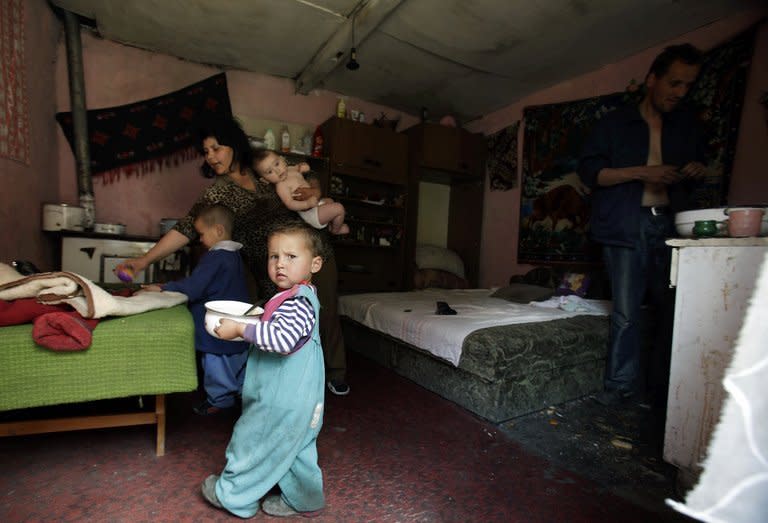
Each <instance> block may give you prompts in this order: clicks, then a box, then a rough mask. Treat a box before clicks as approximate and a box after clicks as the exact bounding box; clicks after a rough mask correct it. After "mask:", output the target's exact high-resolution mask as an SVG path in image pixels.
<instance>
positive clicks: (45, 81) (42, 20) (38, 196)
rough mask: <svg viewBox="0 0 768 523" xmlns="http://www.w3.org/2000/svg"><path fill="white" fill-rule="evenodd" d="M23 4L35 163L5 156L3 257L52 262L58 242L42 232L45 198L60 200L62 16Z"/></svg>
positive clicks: (0, 195)
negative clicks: (57, 118)
mask: <svg viewBox="0 0 768 523" xmlns="http://www.w3.org/2000/svg"><path fill="white" fill-rule="evenodd" d="M23 4H24V57H25V62H26V67H25V77H26V84H27V88H26V92H27V112H28V121H29V145H30V164H29V165H25V164H23V163H20V162H17V161H12V160H8V159H5V158H0V184H2V190H1V191H0V238H1V239H2V241H0V262H3V263H10V262H11V261H13V260H16V259H23V260H30V261H32V262H33V263H34V264H35V265H37V266H38V267H40V269H43V270H51V269H52V268H53V263H54V259H53V256H54V255H53V243H52V240H51V239H50V238H47V237H44V236H43V235H42V234H41V233H40V216H41V202H48V201H57V200H58V183H57V156H56V129H55V128H54V126H53V113H54V112H55V109H56V107H55V93H56V89H55V84H54V83H53V82H52V72H53V69H52V68H53V66H52V63H53V61H54V60H55V58H56V46H57V40H58V37H59V33H60V25H59V22H58V21H57V20H56V18H55V17H54V15H53V13H52V12H51V9H50V7H48V4H47V2H46V1H45V0H29V1H25V2H23Z"/></svg>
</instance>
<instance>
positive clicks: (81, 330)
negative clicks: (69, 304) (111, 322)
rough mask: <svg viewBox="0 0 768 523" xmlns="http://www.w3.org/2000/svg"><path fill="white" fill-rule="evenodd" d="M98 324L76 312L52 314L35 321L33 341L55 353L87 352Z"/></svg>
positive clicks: (94, 320) (44, 315)
mask: <svg viewBox="0 0 768 523" xmlns="http://www.w3.org/2000/svg"><path fill="white" fill-rule="evenodd" d="M98 323H99V320H96V319H85V318H83V317H82V316H81V315H80V313H78V312H75V311H71V312H50V313H48V314H43V315H41V316H38V317H37V318H36V319H35V323H34V326H33V327H32V339H33V340H35V343H37V344H38V345H41V346H43V347H45V348H46V349H51V350H54V351H75V350H85V349H87V348H88V347H90V346H91V339H92V336H91V333H92V331H93V329H94V328H96V325H98Z"/></svg>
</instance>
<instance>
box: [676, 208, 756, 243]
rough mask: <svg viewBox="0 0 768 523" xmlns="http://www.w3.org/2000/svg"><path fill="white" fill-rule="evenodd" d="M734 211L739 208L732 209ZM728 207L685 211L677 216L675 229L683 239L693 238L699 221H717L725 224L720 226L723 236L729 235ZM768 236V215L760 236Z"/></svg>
mask: <svg viewBox="0 0 768 523" xmlns="http://www.w3.org/2000/svg"><path fill="white" fill-rule="evenodd" d="M731 208H732V209H735V208H737V206H733V207H731ZM726 209H728V207H713V208H711V209H695V210H692V211H683V212H679V213H677V214H675V229H676V230H677V234H679V235H680V236H681V237H683V238H692V237H693V225H694V223H695V222H697V221H701V220H715V221H717V222H723V223H722V224H718V229H719V230H721V233H720V234H722V235H727V234H728V232H727V222H726V220H727V219H728V216H727V215H726V214H725V210H726ZM766 235H768V214H764V215H763V221H762V223H761V224H760V236H766Z"/></svg>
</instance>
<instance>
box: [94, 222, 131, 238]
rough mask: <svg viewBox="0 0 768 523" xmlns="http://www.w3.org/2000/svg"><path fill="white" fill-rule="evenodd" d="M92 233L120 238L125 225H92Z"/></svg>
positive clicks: (123, 232)
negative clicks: (113, 235)
mask: <svg viewBox="0 0 768 523" xmlns="http://www.w3.org/2000/svg"><path fill="white" fill-rule="evenodd" d="M93 232H95V233H98V234H115V235H117V236H122V235H124V234H125V225H124V224H122V223H94V224H93Z"/></svg>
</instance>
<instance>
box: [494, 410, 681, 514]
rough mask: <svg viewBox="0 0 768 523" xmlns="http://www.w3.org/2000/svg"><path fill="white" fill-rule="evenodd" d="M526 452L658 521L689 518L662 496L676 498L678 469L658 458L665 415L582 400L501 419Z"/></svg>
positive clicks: (678, 497) (507, 432) (660, 454)
mask: <svg viewBox="0 0 768 523" xmlns="http://www.w3.org/2000/svg"><path fill="white" fill-rule="evenodd" d="M500 429H501V430H502V431H503V432H504V433H505V434H507V435H508V436H509V437H510V438H512V440H514V441H515V442H517V443H518V444H519V445H521V446H522V447H523V448H524V449H525V450H527V451H529V452H531V453H533V454H537V455H540V456H542V457H544V458H546V459H547V460H549V461H550V462H552V463H553V464H554V465H556V466H558V467H562V468H564V469H566V470H569V471H572V472H575V473H577V474H579V475H580V476H582V477H585V478H588V479H590V480H592V481H594V482H595V483H598V484H600V485H601V486H603V488H605V491H606V492H610V493H612V494H614V495H617V496H619V497H622V498H624V499H627V500H628V501H631V502H633V503H634V504H637V505H640V506H643V507H645V508H647V509H649V510H652V511H654V512H656V513H657V514H658V515H659V518H660V520H661V521H681V522H682V521H692V520H691V519H689V518H687V517H686V516H683V515H681V514H678V513H677V512H675V511H673V510H672V509H671V508H669V507H668V506H667V505H666V504H665V503H664V500H665V499H666V498H672V499H676V500H679V499H680V493H679V492H678V491H677V486H676V474H677V469H676V468H675V467H674V466H672V465H670V464H668V463H666V462H664V461H663V459H662V449H663V434H664V413H663V412H658V411H654V410H648V409H643V408H640V407H637V406H634V407H604V406H602V405H600V404H598V403H597V402H595V401H594V400H593V399H591V398H589V397H588V398H582V399H579V400H575V401H571V402H568V403H564V404H561V405H557V406H553V407H550V408H548V409H545V410H542V411H539V412H535V413H532V414H528V415H526V416H522V417H519V418H516V419H514V420H511V421H508V422H506V423H502V424H501V425H500Z"/></svg>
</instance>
